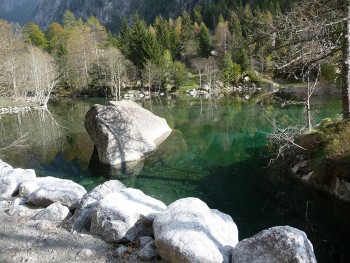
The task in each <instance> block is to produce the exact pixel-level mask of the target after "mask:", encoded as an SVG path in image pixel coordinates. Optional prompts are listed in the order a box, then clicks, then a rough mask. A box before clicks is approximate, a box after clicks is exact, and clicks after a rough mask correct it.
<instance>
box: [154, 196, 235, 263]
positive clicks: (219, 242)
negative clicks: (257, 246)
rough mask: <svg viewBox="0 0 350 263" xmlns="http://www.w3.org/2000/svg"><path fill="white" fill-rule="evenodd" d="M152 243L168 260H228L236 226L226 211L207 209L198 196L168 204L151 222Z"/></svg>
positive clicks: (213, 261)
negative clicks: (153, 240) (153, 238)
mask: <svg viewBox="0 0 350 263" xmlns="http://www.w3.org/2000/svg"><path fill="white" fill-rule="evenodd" d="M153 228H154V237H155V243H156V246H157V248H158V252H159V254H160V256H161V258H162V259H164V260H166V261H169V262H172V263H173V262H179V263H180V262H181V263H183V262H203V263H205V262H207V263H209V262H210V263H215V262H220V263H222V262H230V259H231V251H232V249H233V248H234V247H235V246H236V244H237V243H238V230H237V226H236V224H235V223H234V222H233V220H232V218H231V217H230V216H229V215H226V214H224V213H221V212H220V211H218V210H216V209H210V208H209V207H208V206H207V204H205V203H204V202H203V201H201V200H200V199H198V198H184V199H179V200H177V201H175V202H174V203H172V204H170V205H169V206H168V208H167V210H166V211H165V212H163V213H161V214H159V215H158V216H157V217H156V219H155V220H154V223H153Z"/></svg>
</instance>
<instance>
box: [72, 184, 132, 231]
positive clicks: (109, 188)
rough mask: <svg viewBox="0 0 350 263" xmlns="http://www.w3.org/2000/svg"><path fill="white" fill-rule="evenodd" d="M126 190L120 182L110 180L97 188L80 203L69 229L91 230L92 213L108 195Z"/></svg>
mask: <svg viewBox="0 0 350 263" xmlns="http://www.w3.org/2000/svg"><path fill="white" fill-rule="evenodd" d="M125 188H126V187H125V185H124V184H122V183H121V182H120V181H118V180H110V181H107V182H105V183H103V184H101V185H99V186H96V187H95V188H94V189H93V190H92V191H91V192H89V193H87V194H85V195H84V197H83V198H82V199H81V200H80V201H79V204H78V207H77V209H76V210H75V212H74V215H73V216H72V217H71V218H70V220H69V226H68V227H69V229H70V230H71V231H73V230H76V231H82V230H83V229H84V228H85V229H89V228H90V225H91V214H92V211H93V209H94V208H96V206H97V205H98V203H99V202H100V201H101V200H102V199H103V198H104V197H105V196H107V195H108V194H111V193H117V192H120V191H121V190H123V189H125Z"/></svg>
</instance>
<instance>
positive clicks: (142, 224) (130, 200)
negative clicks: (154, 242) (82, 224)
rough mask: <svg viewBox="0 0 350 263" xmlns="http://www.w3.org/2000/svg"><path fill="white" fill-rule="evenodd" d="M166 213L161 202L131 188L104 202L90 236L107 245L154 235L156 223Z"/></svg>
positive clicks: (96, 214)
mask: <svg viewBox="0 0 350 263" xmlns="http://www.w3.org/2000/svg"><path fill="white" fill-rule="evenodd" d="M165 209H166V205H165V204H164V203H162V202H161V201H159V200H157V199H155V198H153V197H150V196H148V195H145V194H144V193H143V192H142V191H140V190H137V189H133V188H127V189H124V190H122V191H120V192H119V193H112V194H109V195H107V196H106V197H105V198H104V199H102V200H101V201H100V203H99V205H98V206H97V209H96V211H94V212H93V214H92V218H91V227H90V232H91V233H92V234H95V235H99V236H101V237H102V238H103V239H104V240H105V241H107V242H123V241H133V240H135V239H137V238H139V237H141V236H147V235H152V234H153V229H152V224H153V220H154V218H155V216H156V215H157V214H159V213H161V212H163V211H164V210H165Z"/></svg>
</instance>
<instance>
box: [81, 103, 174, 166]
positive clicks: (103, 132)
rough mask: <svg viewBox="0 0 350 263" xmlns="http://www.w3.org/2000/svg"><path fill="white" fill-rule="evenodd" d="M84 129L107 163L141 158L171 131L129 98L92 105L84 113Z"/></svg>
mask: <svg viewBox="0 0 350 263" xmlns="http://www.w3.org/2000/svg"><path fill="white" fill-rule="evenodd" d="M84 124H85V128H86V130H87V132H88V133H89V135H90V137H91V139H92V140H93V142H94V144H95V147H96V148H97V151H98V156H99V160H100V161H101V162H102V163H104V164H108V165H113V166H114V165H118V164H121V163H125V162H129V161H135V160H139V159H142V158H143V157H145V156H147V155H148V154H150V153H152V152H154V151H155V150H156V149H157V145H159V144H160V143H161V142H163V141H164V140H165V139H166V137H167V136H168V135H169V134H170V133H171V128H170V127H169V126H168V124H167V122H166V120H165V119H163V118H160V117H158V116H156V115H154V114H153V113H152V112H150V111H148V110H146V109H144V108H142V107H141V106H140V105H138V104H137V103H136V102H133V101H118V102H116V101H114V102H112V101H111V102H110V103H109V104H108V105H99V104H96V105H94V106H92V107H91V109H90V110H89V111H88V113H87V114H86V116H85V123H84Z"/></svg>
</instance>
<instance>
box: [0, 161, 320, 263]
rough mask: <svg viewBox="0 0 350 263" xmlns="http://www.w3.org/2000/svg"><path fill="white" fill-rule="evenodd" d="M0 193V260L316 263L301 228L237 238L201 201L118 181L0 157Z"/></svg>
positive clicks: (226, 220) (229, 220)
mask: <svg viewBox="0 0 350 263" xmlns="http://www.w3.org/2000/svg"><path fill="white" fill-rule="evenodd" d="M84 192H85V194H84ZM0 196H1V199H2V200H1V202H0V219H1V220H2V221H3V222H6V223H5V224H4V225H3V229H2V230H1V231H0V233H1V235H2V236H3V237H4V238H2V239H1V241H0V251H1V253H0V260H1V262H149V261H157V262H162V260H165V261H167V262H231V263H237V262H238V263H240V262H253V261H252V260H251V259H252V258H257V259H258V260H262V259H264V260H267V262H276V263H277V262H281V261H285V262H291V260H294V259H297V261H295V262H305V263H306V262H310V263H314V262H316V259H315V256H314V252H313V247H312V245H311V243H310V241H309V240H308V239H307V237H306V235H305V233H304V232H302V231H300V230H297V229H295V228H291V227H288V226H284V227H283V226H281V227H273V228H270V229H268V230H264V231H262V232H260V233H258V234H257V235H255V236H253V237H251V238H248V239H244V240H242V241H240V242H238V230H237V227H236V225H235V223H234V222H233V220H232V218H231V217H230V216H228V215H226V214H223V213H221V212H220V211H218V210H215V209H209V208H208V206H207V205H206V204H205V203H204V202H202V201H201V200H199V199H198V198H184V199H180V200H177V201H175V202H174V203H172V204H170V205H169V206H166V205H164V204H163V203H162V202H160V201H158V200H156V199H154V198H152V197H150V196H147V195H145V194H144V193H143V192H141V191H140V190H136V189H133V188H126V187H125V186H124V185H123V184H122V183H120V182H119V181H117V180H112V181H107V182H105V183H104V184H102V185H99V186H97V187H96V188H94V189H93V190H92V191H91V192H89V193H86V191H85V190H84V189H82V188H81V186H79V185H77V184H76V183H74V182H72V181H69V180H63V179H57V178H52V177H42V178H36V177H35V174H34V171H33V170H30V169H29V170H23V169H13V168H12V167H11V166H10V165H9V164H7V163H5V162H2V161H0ZM33 204H34V205H35V206H32V205H33ZM68 208H69V209H68ZM71 213H73V215H71ZM66 229H68V230H71V231H70V232H69V231H67V230H66ZM86 230H89V231H90V233H89V232H85V231H86ZM78 232H79V233H78ZM91 234H94V235H96V236H99V237H100V238H102V239H103V240H105V241H107V242H109V243H112V244H113V245H109V244H107V243H104V242H102V240H100V239H98V238H97V237H94V236H91ZM194 240H195V241H196V242H193V241H194ZM256 247H259V249H256ZM276 255H277V257H276Z"/></svg>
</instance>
